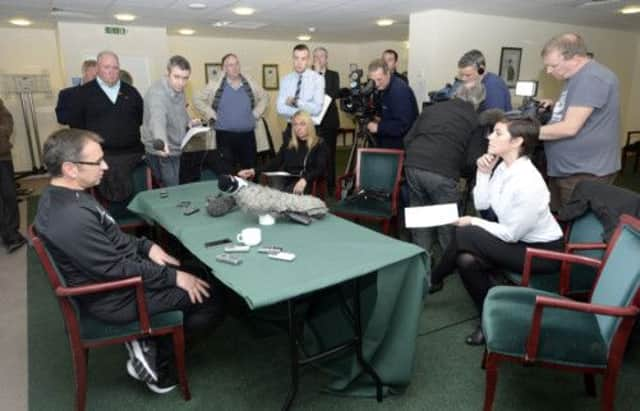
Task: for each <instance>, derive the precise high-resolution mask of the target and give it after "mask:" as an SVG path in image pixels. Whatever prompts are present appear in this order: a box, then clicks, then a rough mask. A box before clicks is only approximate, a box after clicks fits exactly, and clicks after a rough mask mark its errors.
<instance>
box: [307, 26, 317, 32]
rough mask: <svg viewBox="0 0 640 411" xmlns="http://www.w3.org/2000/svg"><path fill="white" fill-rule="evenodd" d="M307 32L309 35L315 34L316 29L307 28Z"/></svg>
mask: <svg viewBox="0 0 640 411" xmlns="http://www.w3.org/2000/svg"><path fill="white" fill-rule="evenodd" d="M307 30H309V33H315V32H316V28H315V27H309V28H308V29H307Z"/></svg>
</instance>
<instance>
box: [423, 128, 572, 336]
mask: <svg viewBox="0 0 640 411" xmlns="http://www.w3.org/2000/svg"><path fill="white" fill-rule="evenodd" d="M539 133H540V123H539V122H538V121H537V120H536V119H534V118H529V117H523V116H517V117H513V116H510V117H505V118H503V119H501V120H500V121H498V122H497V123H496V125H495V127H494V130H493V133H491V135H489V149H488V152H487V153H486V154H484V155H482V156H481V157H480V158H479V159H478V160H477V166H478V169H477V173H476V186H475V187H474V189H473V198H474V203H475V207H476V210H489V209H490V210H492V211H493V213H494V214H495V216H496V217H497V221H489V220H485V219H483V218H479V217H471V216H464V217H461V218H460V219H459V220H458V221H457V222H456V223H455V225H456V226H457V227H456V230H455V235H454V237H453V238H452V240H451V242H450V243H449V245H448V246H447V249H446V250H445V252H444V255H443V256H442V259H441V261H440V263H439V264H438V265H437V266H436V267H435V268H434V270H433V272H432V273H431V288H430V289H429V292H430V293H434V292H437V291H440V290H441V289H442V287H443V279H444V277H445V276H446V275H448V274H450V273H451V272H453V271H454V270H457V271H458V273H460V276H461V277H462V282H463V284H464V286H465V288H466V289H467V292H469V294H470V296H471V298H472V299H473V302H474V303H475V305H476V307H477V308H478V310H479V311H480V312H482V307H483V303H484V298H485V296H486V295H487V293H488V292H489V289H490V288H491V287H492V285H493V284H492V281H491V274H492V273H494V272H496V271H500V270H509V271H516V272H522V268H523V265H524V257H525V252H526V249H527V247H535V248H543V249H547V250H555V251H561V250H562V248H563V241H562V230H561V229H560V226H559V225H558V223H557V222H556V220H555V219H554V218H553V216H552V215H551V211H550V210H549V190H548V188H547V186H546V184H545V182H544V180H543V178H542V176H541V175H540V173H539V172H538V170H537V169H536V168H535V166H534V165H533V164H532V163H531V160H530V159H529V155H531V153H532V152H533V149H534V147H535V145H536V144H537V141H538V135H539ZM500 160H502V161H500ZM558 268H559V263H558V262H555V261H549V260H542V259H534V260H533V265H532V272H533V273H536V274H537V273H548V272H553V271H556V270H558ZM466 342H467V344H471V345H480V344H484V335H483V333H482V329H481V327H480V326H478V327H477V328H476V330H475V331H474V332H473V333H472V334H471V335H469V336H468V337H467V339H466Z"/></svg>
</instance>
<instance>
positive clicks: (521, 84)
mask: <svg viewBox="0 0 640 411" xmlns="http://www.w3.org/2000/svg"><path fill="white" fill-rule="evenodd" d="M537 94H538V82H537V81H535V80H526V81H518V82H516V92H515V95H516V96H520V97H524V98H523V99H522V105H521V106H520V107H518V109H517V110H518V111H519V112H521V113H522V114H523V115H526V116H531V117H535V118H536V119H538V121H539V122H540V124H542V125H545V124H547V123H548V122H549V120H551V106H549V107H542V104H541V103H540V102H539V101H538V100H536V99H534V97H535V96H536V95H537Z"/></svg>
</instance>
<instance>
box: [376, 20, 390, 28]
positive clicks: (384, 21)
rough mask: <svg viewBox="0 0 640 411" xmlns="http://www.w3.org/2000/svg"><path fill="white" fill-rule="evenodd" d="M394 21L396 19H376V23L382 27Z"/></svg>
mask: <svg viewBox="0 0 640 411" xmlns="http://www.w3.org/2000/svg"><path fill="white" fill-rule="evenodd" d="M393 23H395V20H391V19H380V20H378V21H376V24H377V25H378V26H380V27H385V26H390V25H392V24H393Z"/></svg>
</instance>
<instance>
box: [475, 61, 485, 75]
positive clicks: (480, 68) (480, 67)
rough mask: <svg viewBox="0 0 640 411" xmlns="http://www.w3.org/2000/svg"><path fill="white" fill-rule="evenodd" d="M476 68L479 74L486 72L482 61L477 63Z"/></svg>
mask: <svg viewBox="0 0 640 411" xmlns="http://www.w3.org/2000/svg"><path fill="white" fill-rule="evenodd" d="M476 69H477V70H478V74H479V75H483V74H484V66H483V65H481V64H480V63H476Z"/></svg>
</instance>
